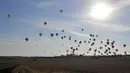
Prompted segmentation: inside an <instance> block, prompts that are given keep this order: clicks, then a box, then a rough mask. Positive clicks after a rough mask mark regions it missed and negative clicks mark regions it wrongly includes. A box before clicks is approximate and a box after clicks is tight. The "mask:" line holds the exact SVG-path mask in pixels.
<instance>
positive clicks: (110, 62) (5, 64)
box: [0, 56, 130, 73]
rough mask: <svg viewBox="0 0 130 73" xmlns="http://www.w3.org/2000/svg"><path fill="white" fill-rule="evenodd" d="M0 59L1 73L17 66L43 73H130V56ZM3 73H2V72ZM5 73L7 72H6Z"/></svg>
mask: <svg viewBox="0 0 130 73" xmlns="http://www.w3.org/2000/svg"><path fill="white" fill-rule="evenodd" d="M34 59H35V58H33V57H0V71H7V70H6V69H9V70H8V71H11V69H12V68H13V67H14V66H15V65H22V66H25V67H28V68H31V69H32V70H35V71H37V72H38V71H39V72H41V73H48V72H50V73H54V72H57V73H58V72H60V73H63V72H64V73H68V72H74V73H76V72H80V73H82V72H85V73H130V56H127V57H126V58H122V57H119V56H115V57H111V56H110V57H99V58H97V59H96V58H91V56H82V57H37V58H36V60H34ZM0 73H2V72H0ZM4 73H5V72H4Z"/></svg>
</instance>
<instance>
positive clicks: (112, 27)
mask: <svg viewBox="0 0 130 73" xmlns="http://www.w3.org/2000/svg"><path fill="white" fill-rule="evenodd" d="M80 22H84V23H86V24H87V23H89V24H93V25H95V26H99V27H102V28H105V29H107V30H111V31H120V32H121V31H129V30H130V27H129V26H124V25H123V24H112V23H107V22H103V21H98V20H80Z"/></svg>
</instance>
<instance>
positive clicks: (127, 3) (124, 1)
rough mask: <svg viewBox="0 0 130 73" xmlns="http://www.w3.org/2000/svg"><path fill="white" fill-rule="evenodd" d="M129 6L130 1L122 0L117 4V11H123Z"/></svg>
mask: <svg viewBox="0 0 130 73" xmlns="http://www.w3.org/2000/svg"><path fill="white" fill-rule="evenodd" d="M127 6H130V0H120V1H119V2H118V3H117V4H115V7H116V9H121V8H124V7H127Z"/></svg>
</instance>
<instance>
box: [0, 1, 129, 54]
mask: <svg viewBox="0 0 130 73" xmlns="http://www.w3.org/2000/svg"><path fill="white" fill-rule="evenodd" d="M102 1H104V2H106V3H108V4H110V5H111V6H112V7H113V8H114V9H115V10H114V11H113V12H112V13H111V15H110V18H109V19H108V20H97V19H93V18H91V17H89V16H87V14H88V13H89V11H90V8H89V7H90V6H91V5H92V4H93V3H96V2H102ZM61 9H63V13H60V10H61ZM129 13H130V0H124V1H123V0H96V1H95V0H0V56H50V55H51V54H50V53H53V54H54V53H55V55H60V54H65V53H66V49H69V47H70V46H74V47H76V46H77V44H75V43H74V42H73V41H69V40H67V39H65V40H61V39H60V36H61V35H66V36H69V35H71V36H72V37H73V38H72V39H73V40H74V39H77V40H88V39H89V34H90V33H94V34H99V38H98V41H97V45H96V46H95V47H94V48H96V47H99V46H100V43H99V41H100V40H105V39H106V38H110V39H111V40H115V41H116V48H119V52H118V53H123V52H124V50H126V51H127V52H129V51H130V46H129V45H130V42H129V41H130V39H129V37H130V34H129V33H130V20H129V17H130V14H129ZM8 14H11V18H10V19H9V18H8V17H7V15H8ZM44 22H47V25H46V26H45V25H44ZM81 28H84V32H82V31H81ZM62 29H64V30H65V32H64V33H62V32H61V30H62ZM40 32H42V33H43V36H42V37H39V35H38V34H39V33H40ZM56 32H58V33H59V36H58V37H54V38H51V37H50V33H56ZM26 37H28V38H29V41H28V42H25V40H24V39H25V38H26ZM61 43H63V44H64V46H61ZM124 43H125V44H127V47H126V49H124V48H123V47H122V44H124ZM37 44H38V46H37ZM88 47H90V46H89V44H82V45H81V47H80V49H79V51H78V53H84V52H85V53H86V52H87V50H88ZM59 50H60V51H61V52H60V53H58V51H59ZM102 51H103V50H102ZM44 52H47V53H46V54H45V53H44ZM90 54H93V53H90Z"/></svg>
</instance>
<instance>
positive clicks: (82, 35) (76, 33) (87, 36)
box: [68, 31, 89, 38]
mask: <svg viewBox="0 0 130 73" xmlns="http://www.w3.org/2000/svg"><path fill="white" fill-rule="evenodd" d="M68 32H69V33H71V34H73V35H77V36H80V37H86V38H89V35H88V34H82V33H79V32H75V31H68Z"/></svg>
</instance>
